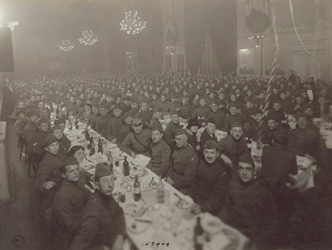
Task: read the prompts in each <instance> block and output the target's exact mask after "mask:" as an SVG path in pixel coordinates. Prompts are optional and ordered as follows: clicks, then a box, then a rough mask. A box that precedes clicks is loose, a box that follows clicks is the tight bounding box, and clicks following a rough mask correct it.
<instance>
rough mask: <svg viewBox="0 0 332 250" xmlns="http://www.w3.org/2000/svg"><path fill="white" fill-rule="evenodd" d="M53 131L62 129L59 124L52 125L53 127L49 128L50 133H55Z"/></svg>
mask: <svg viewBox="0 0 332 250" xmlns="http://www.w3.org/2000/svg"><path fill="white" fill-rule="evenodd" d="M55 130H62V128H61V127H60V125H59V124H56V125H54V126H53V127H52V128H51V131H52V132H53V131H55Z"/></svg>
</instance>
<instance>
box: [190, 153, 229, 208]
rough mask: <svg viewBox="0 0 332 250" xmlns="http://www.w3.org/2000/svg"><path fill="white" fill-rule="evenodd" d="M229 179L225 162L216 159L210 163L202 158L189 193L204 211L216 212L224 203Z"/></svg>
mask: <svg viewBox="0 0 332 250" xmlns="http://www.w3.org/2000/svg"><path fill="white" fill-rule="evenodd" d="M229 180H230V176H229V175H228V174H227V172H226V167H225V166H224V163H222V162H220V161H215V162H214V163H212V164H209V163H208V162H206V161H205V160H204V159H201V160H200V161H199V163H198V166H197V173H196V175H195V178H194V181H193V183H192V184H191V186H190V189H189V192H188V194H189V195H190V196H191V197H192V198H193V199H194V201H195V202H196V203H198V204H199V205H200V206H201V209H202V211H203V212H208V213H212V214H216V213H217V212H218V211H219V210H220V208H221V206H222V205H223V204H224V200H225V195H226V190H227V186H228V182H229Z"/></svg>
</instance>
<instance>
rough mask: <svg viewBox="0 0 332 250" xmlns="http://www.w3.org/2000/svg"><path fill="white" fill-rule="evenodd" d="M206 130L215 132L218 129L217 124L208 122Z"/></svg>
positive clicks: (211, 132)
mask: <svg viewBox="0 0 332 250" xmlns="http://www.w3.org/2000/svg"><path fill="white" fill-rule="evenodd" d="M206 131H207V132H208V133H209V134H214V132H215V131H216V124H214V123H210V122H208V123H207V124H206Z"/></svg>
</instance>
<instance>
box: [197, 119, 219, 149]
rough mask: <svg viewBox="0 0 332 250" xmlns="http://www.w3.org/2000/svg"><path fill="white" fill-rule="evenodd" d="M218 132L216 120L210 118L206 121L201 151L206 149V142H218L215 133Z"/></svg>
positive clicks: (201, 140)
mask: <svg viewBox="0 0 332 250" xmlns="http://www.w3.org/2000/svg"><path fill="white" fill-rule="evenodd" d="M215 132H216V121H215V119H214V118H209V119H207V121H206V127H205V130H204V131H203V133H202V134H201V138H200V142H199V145H200V147H201V150H203V149H204V144H205V142H207V141H209V140H214V141H217V138H216V136H215V135H214V133H215Z"/></svg>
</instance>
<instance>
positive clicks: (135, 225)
mask: <svg viewBox="0 0 332 250" xmlns="http://www.w3.org/2000/svg"><path fill="white" fill-rule="evenodd" d="M126 223H127V229H128V231H129V232H131V233H134V234H141V233H144V232H145V231H146V230H147V229H148V228H149V226H150V223H145V222H139V221H135V220H134V219H133V218H130V219H127V220H126Z"/></svg>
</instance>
